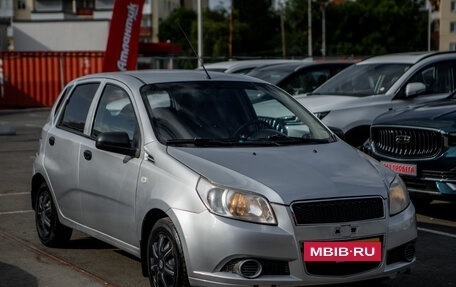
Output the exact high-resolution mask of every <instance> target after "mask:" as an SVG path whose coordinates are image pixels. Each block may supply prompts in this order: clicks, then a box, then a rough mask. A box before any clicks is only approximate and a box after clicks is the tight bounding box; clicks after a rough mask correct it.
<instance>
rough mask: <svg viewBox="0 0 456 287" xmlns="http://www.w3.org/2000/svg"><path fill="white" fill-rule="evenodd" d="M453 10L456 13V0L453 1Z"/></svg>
mask: <svg viewBox="0 0 456 287" xmlns="http://www.w3.org/2000/svg"><path fill="white" fill-rule="evenodd" d="M451 12H452V13H456V1H451Z"/></svg>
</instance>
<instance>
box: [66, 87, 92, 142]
mask: <svg viewBox="0 0 456 287" xmlns="http://www.w3.org/2000/svg"><path fill="white" fill-rule="evenodd" d="M99 85H100V84H99V83H87V84H80V85H78V86H76V87H75V88H74V89H73V92H72V93H71V95H70V97H69V99H68V101H67V102H66V104H65V107H64V111H63V115H62V118H61V120H60V122H59V124H58V126H59V127H60V128H63V129H66V130H70V131H73V132H76V133H83V132H84V126H85V123H86V119H87V114H88V112H89V108H90V104H91V103H92V100H93V98H94V96H95V93H96V92H97V89H98V86H99Z"/></svg>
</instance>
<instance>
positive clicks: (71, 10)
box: [0, 0, 209, 51]
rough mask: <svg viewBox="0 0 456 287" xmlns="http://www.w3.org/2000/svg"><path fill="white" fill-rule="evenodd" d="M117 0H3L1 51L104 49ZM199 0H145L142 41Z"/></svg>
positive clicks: (0, 6)
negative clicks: (172, 15) (161, 22)
mask: <svg viewBox="0 0 456 287" xmlns="http://www.w3.org/2000/svg"><path fill="white" fill-rule="evenodd" d="M114 1H115V0H0V51H7V50H14V51H104V50H105V49H106V43H107V38H108V34H109V23H110V20H111V17H112V10H113V7H114ZM208 1H209V0H203V1H202V3H203V7H208ZM193 2H194V3H193ZM196 3H197V0H146V1H145V4H144V8H143V16H142V24H141V26H142V28H141V37H142V38H141V41H143V42H157V41H158V38H156V37H155V35H158V21H159V19H163V18H166V17H167V16H168V15H169V14H170V13H171V12H172V11H173V10H174V9H176V8H179V7H185V8H194V7H196ZM155 19H156V20H155ZM154 22H155V23H156V25H154Z"/></svg>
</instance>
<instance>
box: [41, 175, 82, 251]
mask: <svg viewBox="0 0 456 287" xmlns="http://www.w3.org/2000/svg"><path fill="white" fill-rule="evenodd" d="M35 224H36V230H37V232H38V237H39V238H40V241H41V242H42V243H43V244H44V245H46V246H50V247H56V246H61V245H63V244H65V243H67V242H68V240H70V238H71V234H72V232H73V230H72V229H71V228H68V227H66V226H64V225H62V224H61V223H60V221H59V217H58V214H57V208H56V207H55V204H54V202H53V200H52V195H51V192H50V191H49V188H48V186H47V185H46V184H45V183H43V184H41V186H40V188H39V190H38V194H37V196H36V204H35Z"/></svg>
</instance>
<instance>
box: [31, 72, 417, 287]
mask: <svg viewBox="0 0 456 287" xmlns="http://www.w3.org/2000/svg"><path fill="white" fill-rule="evenodd" d="M208 75H209V74H208ZM208 75H206V74H205V73H204V72H202V71H135V72H126V73H106V74H95V75H90V76H85V77H82V78H78V79H75V80H73V81H72V82H71V83H69V84H68V85H67V86H66V87H65V88H64V90H63V91H62V93H61V95H60V96H59V98H58V100H57V101H56V104H55V105H54V107H53V108H52V110H51V113H50V116H49V119H48V121H47V123H46V124H45V125H44V127H43V130H42V134H41V138H40V147H39V151H38V152H37V155H36V160H35V163H34V169H33V178H32V193H31V197H32V198H31V199H32V204H33V208H34V210H35V213H36V227H37V233H38V236H39V238H40V240H41V242H42V243H43V244H44V245H46V246H56V245H60V246H62V244H64V243H65V242H67V241H68V240H69V239H70V238H71V233H72V229H77V230H80V231H82V232H85V233H87V234H89V235H91V236H93V237H95V238H98V239H100V240H103V241H105V242H107V243H109V244H112V245H114V246H116V247H118V248H121V249H123V250H125V251H127V252H129V253H131V254H133V255H134V256H137V257H138V258H140V259H141V262H142V267H143V273H144V275H145V276H149V279H150V283H151V286H190V285H192V286H303V285H318V284H328V283H342V282H353V281H360V280H368V279H373V278H380V277H382V278H383V277H390V276H394V275H396V274H397V273H399V272H402V271H408V270H409V269H410V268H411V267H412V265H413V264H414V262H415V260H416V258H415V240H416V238H417V229H416V219H415V209H414V206H413V205H412V204H411V203H410V200H409V196H408V193H407V190H406V187H405V186H404V184H403V182H402V181H401V179H400V178H399V177H398V176H397V175H396V174H395V173H393V172H392V171H390V170H389V169H387V168H385V167H384V166H382V165H381V164H379V163H378V162H377V161H375V160H373V159H372V158H370V157H368V156H367V155H365V154H363V153H361V152H360V151H358V150H356V149H355V148H353V147H351V146H350V145H348V144H346V143H345V142H343V141H342V140H340V139H338V138H337V136H335V135H334V134H333V133H332V132H331V131H330V130H329V129H328V128H327V127H326V126H324V125H323V124H322V123H321V122H320V121H319V120H318V119H317V118H316V117H315V116H314V115H313V114H312V113H310V112H309V111H307V110H306V109H305V108H304V107H302V106H301V105H300V104H299V103H297V102H296V101H295V100H294V99H293V98H292V97H291V96H290V95H288V94H286V93H285V92H284V91H282V90H280V89H279V88H277V87H275V86H273V85H271V84H268V83H266V82H264V81H261V80H257V79H253V78H250V77H244V76H237V75H228V74H223V73H215V72H214V73H211V74H210V77H208Z"/></svg>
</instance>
